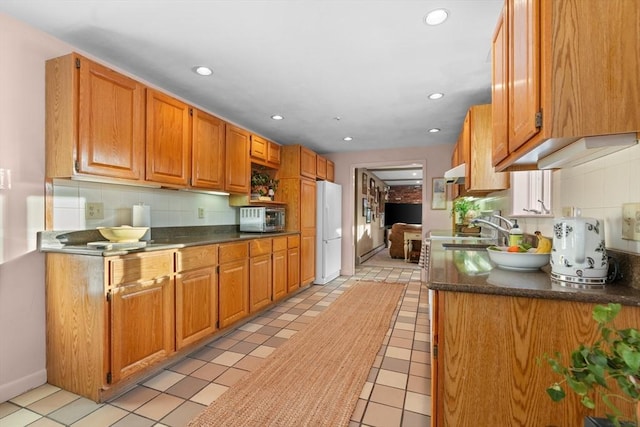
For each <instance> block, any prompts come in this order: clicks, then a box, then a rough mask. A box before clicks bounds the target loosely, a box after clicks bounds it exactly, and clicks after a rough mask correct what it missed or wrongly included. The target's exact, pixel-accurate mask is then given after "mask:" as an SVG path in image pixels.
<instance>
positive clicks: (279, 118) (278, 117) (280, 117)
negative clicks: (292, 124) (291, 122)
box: [271, 114, 284, 120]
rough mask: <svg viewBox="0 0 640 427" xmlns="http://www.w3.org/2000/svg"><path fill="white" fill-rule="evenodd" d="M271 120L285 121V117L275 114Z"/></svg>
mask: <svg viewBox="0 0 640 427" xmlns="http://www.w3.org/2000/svg"><path fill="white" fill-rule="evenodd" d="M271 118H272V119H273V120H282V119H284V116H281V115H280V114H274V115H273V116H271Z"/></svg>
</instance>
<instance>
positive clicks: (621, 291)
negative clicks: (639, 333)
mask: <svg viewBox="0 0 640 427" xmlns="http://www.w3.org/2000/svg"><path fill="white" fill-rule="evenodd" d="M444 242H447V240H445V239H442V238H439V239H437V240H436V239H434V240H432V241H431V243H430V245H429V247H430V253H429V273H428V274H429V278H428V283H427V286H428V287H429V289H434V290H441V291H452V292H470V293H481V294H492V295H505V296H515V297H526V298H545V299H556V300H567V301H580V302H591V303H598V304H603V303H608V302H617V303H620V304H623V305H635V306H640V290H639V289H635V288H633V287H632V286H631V284H630V283H627V282H625V279H623V280H621V281H617V282H614V283H612V284H608V285H606V286H605V289H575V288H569V287H565V286H561V285H560V284H558V283H557V282H552V280H551V276H550V274H549V273H550V271H551V270H550V266H549V265H547V266H545V267H543V268H542V269H540V270H537V271H526V272H523V271H509V270H503V269H500V268H497V267H495V266H494V265H493V264H492V263H491V261H490V260H489V256H488V254H487V252H486V250H471V251H470V250H444V248H443V246H442V243H444ZM627 280H629V279H627ZM631 280H633V276H632V278H631Z"/></svg>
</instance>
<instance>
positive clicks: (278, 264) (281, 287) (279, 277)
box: [271, 249, 288, 301]
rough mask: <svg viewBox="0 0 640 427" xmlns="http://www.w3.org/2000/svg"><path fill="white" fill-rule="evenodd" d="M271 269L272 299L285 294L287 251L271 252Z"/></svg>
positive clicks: (277, 298)
mask: <svg viewBox="0 0 640 427" xmlns="http://www.w3.org/2000/svg"><path fill="white" fill-rule="evenodd" d="M271 268H272V270H273V275H272V281H273V300H274V301H276V300H279V299H280V298H282V297H283V296H285V295H286V294H287V274H288V273H287V251H286V249H285V250H282V251H277V252H274V253H273V256H272V265H271Z"/></svg>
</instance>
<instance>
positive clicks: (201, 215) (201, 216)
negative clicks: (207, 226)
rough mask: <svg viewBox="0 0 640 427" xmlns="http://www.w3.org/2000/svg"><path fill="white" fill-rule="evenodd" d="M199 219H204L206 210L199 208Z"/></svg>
mask: <svg viewBox="0 0 640 427" xmlns="http://www.w3.org/2000/svg"><path fill="white" fill-rule="evenodd" d="M198 218H200V219H202V218H204V208H198Z"/></svg>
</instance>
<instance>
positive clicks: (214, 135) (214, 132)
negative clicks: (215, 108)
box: [191, 108, 225, 190]
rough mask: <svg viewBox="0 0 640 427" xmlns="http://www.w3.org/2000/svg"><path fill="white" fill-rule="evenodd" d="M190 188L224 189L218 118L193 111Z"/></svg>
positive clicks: (222, 156)
mask: <svg viewBox="0 0 640 427" xmlns="http://www.w3.org/2000/svg"><path fill="white" fill-rule="evenodd" d="M192 121H193V122H192V131H193V136H192V158H191V186H192V187H198V188H207V189H211V190H223V189H224V170H225V167H224V166H225V165H224V127H225V123H224V122H223V121H222V120H220V119H219V118H217V117H215V116H212V115H211V114H207V113H205V112H202V111H200V110H197V109H195V108H194V109H193V119H192Z"/></svg>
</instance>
